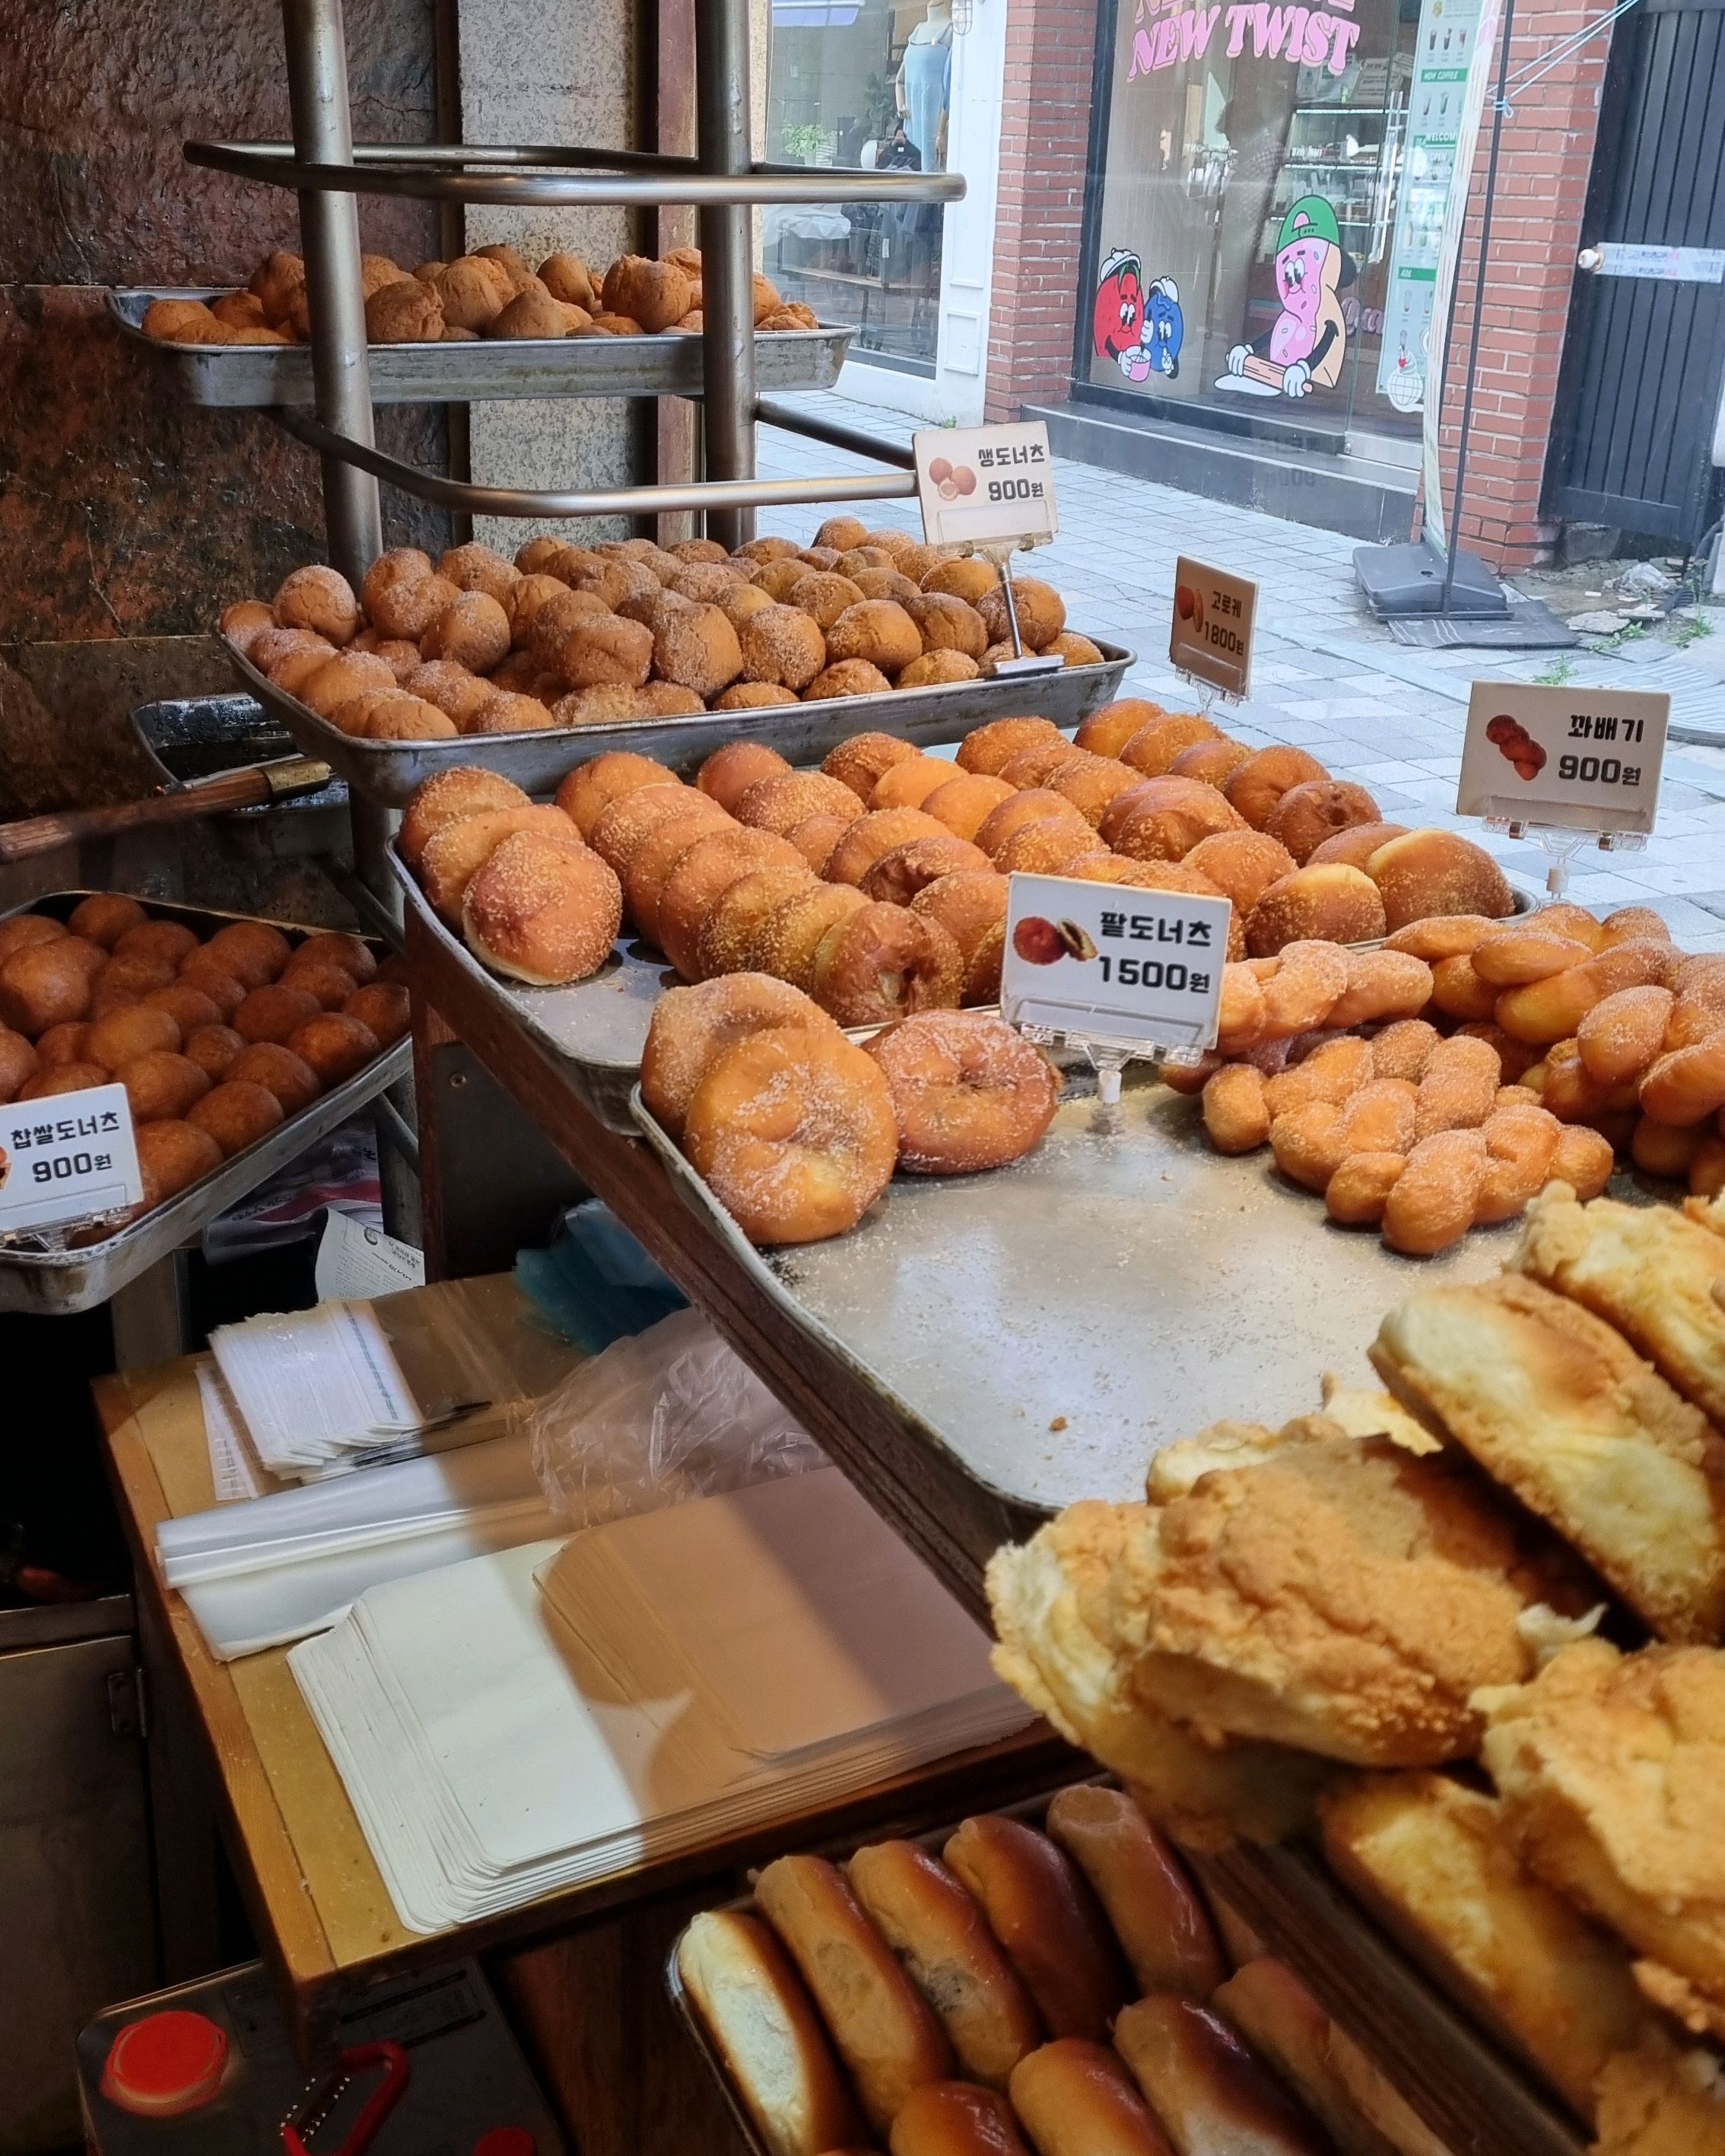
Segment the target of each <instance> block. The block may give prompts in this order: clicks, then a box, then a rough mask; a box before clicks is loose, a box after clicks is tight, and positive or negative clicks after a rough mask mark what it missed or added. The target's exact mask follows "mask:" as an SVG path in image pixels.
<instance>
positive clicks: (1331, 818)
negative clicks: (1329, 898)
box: [1264, 778, 1382, 865]
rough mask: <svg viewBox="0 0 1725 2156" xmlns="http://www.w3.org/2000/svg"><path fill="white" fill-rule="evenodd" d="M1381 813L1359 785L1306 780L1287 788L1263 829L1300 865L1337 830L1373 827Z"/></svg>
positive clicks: (1330, 780)
mask: <svg viewBox="0 0 1725 2156" xmlns="http://www.w3.org/2000/svg"><path fill="white" fill-rule="evenodd" d="M1381 821H1382V814H1381V812H1380V810H1379V809H1378V804H1377V803H1376V802H1375V801H1374V800H1373V798H1372V797H1371V795H1370V794H1369V793H1367V791H1366V789H1365V788H1364V787H1363V786H1353V785H1350V784H1348V783H1346V782H1344V781H1342V780H1339V779H1334V778H1308V779H1307V780H1305V781H1303V782H1302V783H1301V784H1300V785H1298V786H1291V787H1290V788H1288V790H1287V792H1286V793H1284V794H1283V795H1282V797H1281V799H1280V800H1279V801H1278V802H1277V803H1276V806H1275V808H1273V809H1271V812H1270V818H1269V820H1268V822H1267V823H1266V824H1265V826H1264V829H1266V831H1267V832H1268V833H1269V834H1270V835H1271V838H1272V839H1281V842H1282V844H1284V845H1285V846H1286V848H1287V850H1288V851H1289V852H1290V853H1291V855H1293V857H1294V859H1295V860H1296V861H1298V862H1300V863H1301V865H1304V864H1305V863H1306V862H1307V861H1308V860H1311V858H1312V855H1313V854H1314V853H1316V852H1317V849H1318V848H1319V847H1320V846H1321V845H1322V844H1323V843H1324V841H1325V840H1326V839H1332V838H1333V837H1334V836H1335V834H1337V831H1345V830H1347V829H1348V828H1349V827H1350V826H1351V825H1354V824H1377V823H1379V822H1381Z"/></svg>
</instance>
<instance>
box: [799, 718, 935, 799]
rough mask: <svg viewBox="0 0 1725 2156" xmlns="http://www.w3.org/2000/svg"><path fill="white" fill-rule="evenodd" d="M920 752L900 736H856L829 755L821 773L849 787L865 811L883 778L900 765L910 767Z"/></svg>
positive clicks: (876, 734)
mask: <svg viewBox="0 0 1725 2156" xmlns="http://www.w3.org/2000/svg"><path fill="white" fill-rule="evenodd" d="M916 753H917V752H916V750H915V749H914V748H913V747H911V744H910V742H907V741H900V740H899V738H898V737H897V736H896V734H879V733H874V734H852V735H851V737H850V739H849V740H848V741H841V742H839V746H838V747H837V748H835V749H833V750H831V751H829V753H828V755H827V757H826V760H825V761H824V762H823V763H822V765H821V769H822V770H823V771H824V773H826V775H827V777H828V778H836V779H837V780H839V783H840V784H841V785H845V786H848V787H849V788H850V790H851V792H852V793H854V794H855V796H856V798H857V799H858V800H859V801H860V802H861V803H862V804H863V806H864V807H865V808H867V806H868V804H869V797H870V794H871V793H873V792H874V790H875V787H876V786H877V785H879V783H880V780H881V778H883V777H884V776H885V775H886V773H887V772H888V771H890V770H891V768H892V767H893V765H894V764H896V763H908V762H911V761H912V760H913V759H914V758H915V757H916Z"/></svg>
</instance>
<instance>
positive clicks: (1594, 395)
mask: <svg viewBox="0 0 1725 2156" xmlns="http://www.w3.org/2000/svg"><path fill="white" fill-rule="evenodd" d="M1637 247H1639V248H1643V249H1683V250H1685V252H1684V254H1682V255H1681V256H1680V257H1677V258H1676V259H1669V258H1668V259H1665V260H1663V261H1655V260H1654V259H1652V258H1651V255H1644V256H1641V257H1639V258H1638V257H1636V256H1635V255H1632V254H1630V255H1625V254H1624V253H1623V252H1622V250H1624V249H1632V248H1637ZM1720 249H1725V0H1639V5H1637V6H1636V7H1635V8H1633V9H1632V10H1631V11H1630V13H1629V14H1628V15H1626V16H1625V18H1623V20H1622V21H1621V22H1620V23H1619V24H1618V27H1617V31H1616V34H1615V39H1614V42H1613V45H1612V52H1611V62H1610V65H1609V69H1608V70H1607V74H1606V80H1605V89H1604V99H1603V102H1602V109H1601V111H1600V114H1599V140H1598V144H1597V146H1596V147H1595V149H1594V166H1593V177H1592V180H1591V182H1590V183H1589V191H1588V203H1587V214H1586V218H1585V220H1584V224H1583V228H1582V256H1581V259H1582V262H1583V264H1589V260H1590V258H1594V259H1595V261H1597V258H1598V257H1599V255H1600V254H1603V264H1600V265H1599V266H1591V267H1588V266H1584V267H1583V268H1581V269H1579V270H1578V272H1577V275H1576V280H1575V291H1574V298H1573V300H1572V302H1571V305H1570V311H1569V329H1568V338H1567V340H1566V342H1565V345H1564V351H1563V372H1562V374H1561V376H1560V377H1559V381H1558V404H1557V418H1556V425H1555V428H1554V430H1553V439H1552V459H1551V465H1550V470H1549V485H1548V510H1549V511H1550V512H1551V513H1552V514H1553V515H1555V516H1562V517H1567V518H1570V519H1574V520H1584V521H1589V522H1592V523H1597V524H1610V525H1616V526H1620V527H1621V528H1622V529H1623V530H1625V531H1634V532H1639V533H1642V534H1645V535H1646V536H1650V537H1655V538H1663V539H1666V540H1668V541H1671V542H1675V543H1676V545H1678V546H1681V547H1692V546H1693V545H1694V544H1695V542H1697V540H1698V539H1699V538H1700V537H1701V536H1702V531H1703V529H1704V528H1705V526H1706V525H1707V523H1708V522H1709V521H1710V515H1709V504H1710V502H1711V500H1712V490H1713V480H1714V473H1713V470H1712V463H1711V450H1712V439H1713V429H1714V423H1715V418H1716V417H1717V412H1718V408H1719V394H1720V388H1721V382H1722V379H1725V283H1722V282H1721V281H1720V271H1721V267H1722V265H1721V264H1719V263H1716V262H1709V261H1707V259H1705V255H1706V254H1707V252H1715V251H1717V250H1720ZM1614 250H1615V251H1616V252H1615V259H1614ZM1698 256H1699V258H1700V259H1697V257H1698ZM1625 270H1627V271H1630V273H1631V274H1627V275H1625V274H1622V272H1623V271H1625Z"/></svg>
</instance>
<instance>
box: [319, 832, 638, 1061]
mask: <svg viewBox="0 0 1725 2156" xmlns="http://www.w3.org/2000/svg"><path fill="white" fill-rule="evenodd" d="M622 922H623V892H622V887H621V885H619V881H618V879H617V876H616V875H615V874H614V871H613V870H611V869H610V868H608V866H607V865H606V864H605V863H604V862H603V861H602V860H600V859H599V857H598V855H597V854H595V853H592V852H590V851H589V850H588V849H587V848H586V847H584V846H572V847H571V846H565V845H564V844H562V843H561V841H557V840H552V841H549V842H548V841H547V839H545V838H544V837H543V836H542V835H541V834H538V833H536V832H531V831H521V832H517V833H516V834H514V835H513V836H511V837H510V838H507V839H504V841H503V843H502V844H501V845H500V846H499V847H498V848H497V849H496V850H495V852H494V853H493V854H492V855H490V857H489V859H487V860H485V863H484V864H483V865H482V866H481V867H480V869H479V870H478V871H477V873H476V874H475V876H474V878H473V880H472V881H471V882H470V884H469V885H468V886H467V890H466V892H465V896H464V898H463V901H462V906H461V930H462V933H463V935H464V936H465V938H466V940H467V944H468V947H469V948H470V950H471V951H472V952H474V953H475V956H476V957H480V958H482V959H483V960H484V961H485V963H486V964H487V965H488V966H490V967H491V968H494V969H495V971H496V972H498V973H503V974H505V975H506V976H507V977H508V978H510V979H511V980H516V981H526V982H528V983H531V984H532V985H533V986H535V987H540V988H551V987H555V986H557V985H559V984H560V983H563V982H567V981H583V980H585V979H587V978H588V976H589V975H590V974H593V973H597V972H598V969H599V968H600V967H601V966H602V965H603V963H604V962H605V960H606V958H607V957H608V956H609V955H610V952H611V947H612V945H613V943H614V942H615V941H616V937H617V932H618V930H619V927H621V926H622ZM336 1024H341V1025H343V1026H347V1027H350V1028H355V1029H357V1032H358V1034H361V1035H362V1036H363V1037H364V1039H365V1040H367V1041H368V1042H369V1043H370V1046H369V1047H368V1048H367V1049H365V1050H363V1051H362V1052H360V1051H358V1050H356V1051H355V1053H356V1054H357V1061H355V1062H353V1063H352V1065H350V1068H352V1069H357V1068H358V1067H359V1065H360V1064H362V1063H364V1062H366V1061H367V1060H369V1059H370V1057H371V1056H372V1055H376V1054H377V1037H376V1035H375V1034H372V1032H371V1031H370V1029H369V1028H368V1027H367V1026H366V1025H364V1024H362V1022H361V1021H360V1020H359V1019H356V1018H353V1017H351V1016H349V1015H348V1014H346V1013H341V1014H336V1013H331V1012H326V1014H324V1015H323V1017H322V1018H321V1019H311V1020H309V1021H308V1024H306V1025H305V1026H302V1027H301V1028H300V1029H299V1031H298V1032H297V1033H295V1034H293V1035H292V1036H290V1039H289V1042H288V1045H289V1046H290V1048H291V1049H293V1050H294V1051H295V1054H297V1055H303V1056H304V1057H305V1060H306V1061H307V1062H308V1063H309V1064H310V1065H311V1067H312V1069H313V1070H316V1071H317V1073H318V1075H319V1076H320V1077H321V1078H323V1080H324V1081H325V1083H326V1084H329V1083H331V1082H333V1081H332V1080H331V1075H330V1070H329V1066H328V1064H327V1062H326V1061H325V1060H320V1051H321V1048H322V1037H321V1036H320V1037H319V1039H317V1041H316V1042H315V1043H314V1044H312V1045H308V1043H307V1039H306V1036H307V1034H308V1032H310V1031H311V1029H312V1028H317V1027H334V1026H336ZM331 1038H333V1036H331ZM342 1075H347V1072H346V1071H345V1070H344V1072H343V1074H342Z"/></svg>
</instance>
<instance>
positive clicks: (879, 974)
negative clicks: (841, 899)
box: [810, 902, 964, 1026]
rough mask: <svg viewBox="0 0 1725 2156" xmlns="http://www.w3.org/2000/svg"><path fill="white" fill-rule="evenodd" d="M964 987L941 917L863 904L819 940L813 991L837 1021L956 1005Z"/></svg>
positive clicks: (875, 1021)
mask: <svg viewBox="0 0 1725 2156" xmlns="http://www.w3.org/2000/svg"><path fill="white" fill-rule="evenodd" d="M963 985H964V962H963V959H962V958H961V957H959V955H958V947H957V944H956V943H954V942H953V941H952V937H950V936H948V935H947V932H946V931H945V929H943V928H942V927H941V926H940V924H939V922H938V921H932V920H930V919H929V917H928V916H927V915H926V914H920V913H912V912H911V910H910V908H909V907H908V906H882V905H878V904H875V903H873V902H868V903H865V904H864V905H863V906H860V907H859V908H858V909H857V910H856V911H855V912H854V913H852V914H850V916H848V917H847V918H846V919H845V920H843V921H839V923H838V924H837V926H836V927H833V928H831V929H829V931H828V932H827V934H826V935H825V936H824V937H823V938H822V939H821V943H820V947H819V952H817V954H816V957H815V963H814V980H813V983H812V984H811V988H810V993H811V994H812V995H813V996H814V999H815V1001H816V1002H817V1003H818V1004H819V1005H820V1006H821V1008H822V1009H823V1010H826V1011H830V1012H831V1014H832V1015H833V1016H834V1018H835V1019H838V1021H839V1024H840V1025H846V1026H850V1025H886V1024H890V1023H891V1021H892V1020H894V1019H900V1018H904V1017H906V1016H908V1015H909V1014H911V1012H913V1011H921V1010H956V1009H957V1006H958V998H959V995H960V993H961V992H962V990H963Z"/></svg>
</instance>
